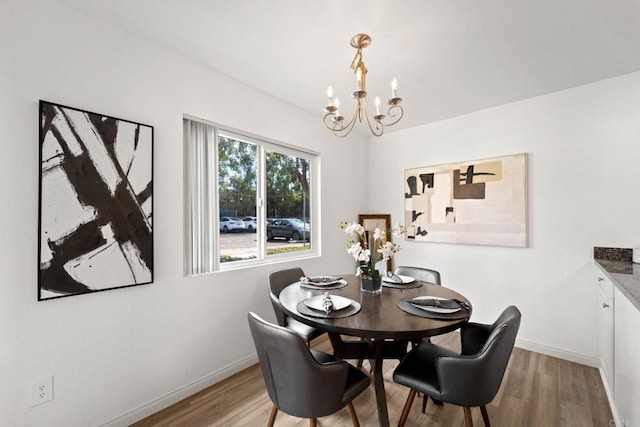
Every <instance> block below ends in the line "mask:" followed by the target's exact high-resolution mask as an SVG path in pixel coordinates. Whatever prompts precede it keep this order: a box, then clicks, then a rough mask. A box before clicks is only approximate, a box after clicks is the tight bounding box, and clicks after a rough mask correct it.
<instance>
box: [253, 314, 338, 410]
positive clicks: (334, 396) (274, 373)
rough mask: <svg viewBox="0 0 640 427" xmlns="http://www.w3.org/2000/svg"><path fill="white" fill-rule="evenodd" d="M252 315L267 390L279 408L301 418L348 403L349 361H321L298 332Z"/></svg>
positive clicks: (255, 340) (336, 408)
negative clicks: (345, 390) (345, 395)
mask: <svg viewBox="0 0 640 427" xmlns="http://www.w3.org/2000/svg"><path fill="white" fill-rule="evenodd" d="M248 319H249V328H250V329H251V335H252V337H253V342H254V344H255V347H256V352H257V354H258V359H259V361H260V368H261V370H262V376H263V378H264V382H265V385H266V387H267V392H268V393H269V397H270V398H271V401H272V402H273V404H274V405H276V406H277V407H278V409H280V410H282V411H284V412H286V413H288V414H289V415H293V416H296V417H300V418H317V417H323V416H326V415H329V414H332V413H334V412H336V411H337V410H339V409H341V408H342V407H344V406H345V405H346V404H347V403H348V401H343V395H344V389H345V384H346V382H347V375H348V372H349V367H348V365H347V364H346V363H344V362H341V361H335V362H332V363H327V364H320V363H318V362H317V361H316V359H315V358H314V357H313V356H312V354H311V350H310V349H309V348H307V346H306V344H305V342H304V340H303V339H302V338H300V337H299V336H298V335H296V334H295V333H294V332H292V331H290V330H289V329H287V328H283V327H281V326H278V325H274V324H272V323H268V322H266V321H264V320H263V319H261V318H260V317H259V316H257V315H256V314H254V313H249V315H248Z"/></svg>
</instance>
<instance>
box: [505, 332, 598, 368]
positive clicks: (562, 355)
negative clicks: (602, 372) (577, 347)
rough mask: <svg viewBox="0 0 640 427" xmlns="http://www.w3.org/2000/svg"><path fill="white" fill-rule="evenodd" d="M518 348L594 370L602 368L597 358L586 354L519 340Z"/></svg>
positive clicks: (517, 342)
mask: <svg viewBox="0 0 640 427" xmlns="http://www.w3.org/2000/svg"><path fill="white" fill-rule="evenodd" d="M516 347H520V348H523V349H525V350H530V351H535V352H536V353H542V354H546V355H547V356H553V357H557V358H558V359H563V360H568V361H570V362H575V363H580V364H581V365H587V366H591V367H593V368H599V367H600V361H599V360H598V359H597V358H595V357H591V356H585V355H584V354H578V353H573V352H571V351H566V350H561V349H559V348H555V347H548V346H546V345H542V344H537V343H533V342H530V341H525V340H520V339H517V340H516Z"/></svg>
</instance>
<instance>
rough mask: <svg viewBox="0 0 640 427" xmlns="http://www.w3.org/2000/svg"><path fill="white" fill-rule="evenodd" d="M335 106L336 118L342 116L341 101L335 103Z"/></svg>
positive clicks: (337, 100) (336, 100)
mask: <svg viewBox="0 0 640 427" xmlns="http://www.w3.org/2000/svg"><path fill="white" fill-rule="evenodd" d="M333 106H334V107H336V116H339V115H340V100H339V99H338V98H336V99H335V101H333Z"/></svg>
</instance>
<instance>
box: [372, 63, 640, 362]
mask: <svg viewBox="0 0 640 427" xmlns="http://www.w3.org/2000/svg"><path fill="white" fill-rule="evenodd" d="M406 114H419V112H413V111H407V112H406ZM639 147H640V73H634V74H630V75H626V76H622V77H618V78H614V79H610V80H605V81H600V82H597V83H594V84H590V85H585V86H581V87H576V88H573V89H570V90H565V91H562V92H557V93H553V94H550V95H546V96H541V97H537V98H533V99H529V100H525V101H522V102H517V103H513V104H509V105H504V106H501V107H498V108H492V109H487V110H483V111H480V112H476V113H473V114H469V115H465V116H461V117H457V118H454V119H451V120H446V121H441V122H438V123H433V124H430V125H426V126H422V127H418V128H413V129H409V130H406V131H402V132H397V133H392V134H388V135H386V136H384V137H383V138H382V139H381V140H376V141H375V144H373V143H372V144H371V147H370V162H369V164H370V174H371V175H372V176H371V177H370V184H371V187H370V188H369V193H370V194H369V197H370V207H371V208H372V210H373V211H379V212H387V211H391V213H392V220H393V221H394V222H395V221H402V218H403V202H404V198H403V182H404V169H405V168H414V167H419V166H429V165H438V164H443V163H450V162H458V161H464V160H473V159H483V158H488V157H496V156H502V155H507V154H515V153H523V152H525V153H529V230H530V247H529V248H527V249H522V248H501V247H488V246H472V245H455V244H444V243H419V242H407V241H403V242H402V246H403V250H402V251H401V252H400V253H399V254H398V255H397V257H396V259H395V260H394V262H395V265H401V264H405V265H422V266H429V267H432V268H435V269H437V270H440V272H441V273H442V277H443V284H444V285H445V286H449V287H452V288H454V289H457V290H459V291H461V292H462V293H463V294H465V295H467V296H468V297H469V298H470V299H471V301H472V302H473V303H474V314H473V320H476V321H481V322H489V321H492V320H494V319H495V318H496V317H497V316H498V314H499V313H500V312H501V310H502V309H503V308H504V307H506V306H507V305H510V304H515V305H517V306H518V307H519V308H520V310H521V311H522V315H523V320H522V327H521V330H520V333H519V344H520V345H521V346H524V347H528V348H534V349H537V350H539V351H541V352H546V353H548V354H555V355H558V356H561V357H565V358H568V359H572V360H577V361H582V362H584V363H595V361H594V360H593V359H594V357H595V356H596V335H595V334H596V324H595V322H596V286H595V282H594V277H595V272H594V267H593V247H594V246H613V247H627V248H630V247H632V246H633V245H634V244H637V243H638V242H639V241H640V188H639V187H638V179H637V173H638V162H639V160H640V148H639ZM383 167H384V168H385V172H384V173H380V172H379V171H380V170H381V169H382V168H383ZM374 169H375V171H374Z"/></svg>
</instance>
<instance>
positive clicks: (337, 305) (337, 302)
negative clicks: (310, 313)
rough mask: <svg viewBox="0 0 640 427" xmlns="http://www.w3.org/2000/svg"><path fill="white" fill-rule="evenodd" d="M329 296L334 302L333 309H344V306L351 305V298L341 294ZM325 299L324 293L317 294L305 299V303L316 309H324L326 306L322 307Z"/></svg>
mask: <svg viewBox="0 0 640 427" xmlns="http://www.w3.org/2000/svg"><path fill="white" fill-rule="evenodd" d="M329 297H330V298H331V301H332V302H333V311H338V310H342V309H343V308H347V307H349V306H350V305H351V300H350V299H349V298H345V297H341V296H340V295H329ZM323 300H324V295H316V296H315V297H311V298H307V299H306V300H304V305H306V306H307V307H309V308H312V309H314V310H319V311H324V308H323V307H322V301H323Z"/></svg>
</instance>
